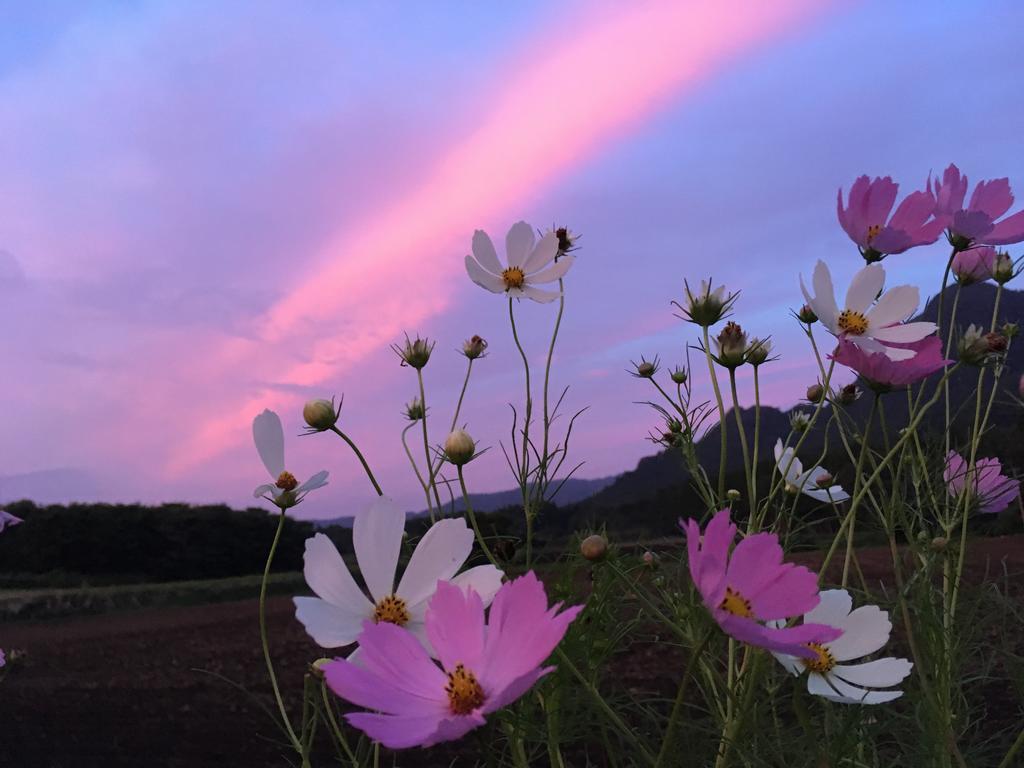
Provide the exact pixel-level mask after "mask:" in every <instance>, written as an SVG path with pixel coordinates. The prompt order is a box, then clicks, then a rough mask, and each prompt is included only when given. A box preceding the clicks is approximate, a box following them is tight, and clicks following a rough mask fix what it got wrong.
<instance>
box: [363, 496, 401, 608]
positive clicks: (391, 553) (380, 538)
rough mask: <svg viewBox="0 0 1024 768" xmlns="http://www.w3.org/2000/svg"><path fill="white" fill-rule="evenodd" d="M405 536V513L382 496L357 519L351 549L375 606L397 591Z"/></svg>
mask: <svg viewBox="0 0 1024 768" xmlns="http://www.w3.org/2000/svg"><path fill="white" fill-rule="evenodd" d="M404 532H405V512H403V511H402V510H401V509H399V508H398V505H397V504H395V502H393V501H392V500H391V499H389V498H387V497H386V496H381V497H380V498H378V499H377V500H375V501H374V502H373V503H372V504H370V506H369V507H368V508H367V509H364V510H362V511H361V512H359V513H358V514H357V515H356V521H355V523H354V524H353V526H352V545H353V547H354V548H355V550H356V560H358V561H359V570H360V571H362V574H363V581H365V582H366V588H367V589H369V590H370V594H371V595H373V599H374V601H376V602H380V601H381V599H383V598H385V597H387V596H388V595H390V594H392V593H393V591H394V587H395V570H396V569H397V568H398V552H399V550H400V549H401V547H402V534H403V533H404Z"/></svg>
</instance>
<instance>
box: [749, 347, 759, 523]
mask: <svg viewBox="0 0 1024 768" xmlns="http://www.w3.org/2000/svg"><path fill="white" fill-rule="evenodd" d="M760 368H761V366H759V365H755V366H754V450H753V456H752V458H751V463H750V471H751V473H752V475H753V477H752V482H751V488H752V490H751V493H750V517H751V519H753V517H754V515H755V514H756V510H757V458H758V456H757V454H758V450H759V448H760V446H761V384H760V381H759V380H758V370H760Z"/></svg>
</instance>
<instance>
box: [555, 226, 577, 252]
mask: <svg viewBox="0 0 1024 768" xmlns="http://www.w3.org/2000/svg"><path fill="white" fill-rule="evenodd" d="M554 232H555V237H556V238H558V254H559V255H562V254H563V253H569V251H574V250H576V239H577V238H578V237H579V235H577V234H576V233H575V232H573V231H572V230H571V229H569V228H568V227H555V230H554Z"/></svg>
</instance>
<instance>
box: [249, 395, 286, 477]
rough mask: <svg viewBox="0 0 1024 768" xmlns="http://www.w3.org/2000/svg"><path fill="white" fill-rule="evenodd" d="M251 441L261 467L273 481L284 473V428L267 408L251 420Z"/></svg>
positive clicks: (278, 418) (274, 414) (276, 416)
mask: <svg viewBox="0 0 1024 768" xmlns="http://www.w3.org/2000/svg"><path fill="white" fill-rule="evenodd" d="M252 439H253V441H254V442H255V443H256V451H257V453H259V455H260V460H261V461H262V462H263V466H264V467H266V468H267V472H269V473H270V476H271V477H272V478H274V479H275V480H276V479H277V478H278V477H279V476H280V475H281V473H282V472H284V428H283V427H282V426H281V419H280V417H279V416H278V415H277V414H276V413H274V412H273V411H271V410H270V409H269V408H268V409H266V410H264V411H263V413H261V414H260V415H259V416H257V417H256V418H255V419H253V420H252Z"/></svg>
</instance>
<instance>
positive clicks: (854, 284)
mask: <svg viewBox="0 0 1024 768" xmlns="http://www.w3.org/2000/svg"><path fill="white" fill-rule="evenodd" d="M884 285H885V269H884V268H883V267H882V265H881V264H868V265H867V266H866V267H864V268H862V269H860V270H858V272H857V274H855V275H854V276H853V280H851V281H850V287H849V288H847V289H846V301H845V303H844V307H845V308H846V309H848V310H851V311H853V312H861V313H864V312H867V311H868V307H870V306H871V305H872V304H873V303H874V302H875V299H876V298H877V297H878V294H879V293H881V292H882V287H883V286H884Z"/></svg>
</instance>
